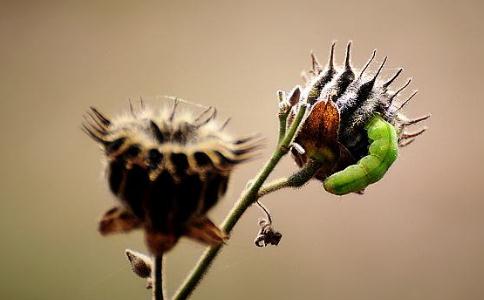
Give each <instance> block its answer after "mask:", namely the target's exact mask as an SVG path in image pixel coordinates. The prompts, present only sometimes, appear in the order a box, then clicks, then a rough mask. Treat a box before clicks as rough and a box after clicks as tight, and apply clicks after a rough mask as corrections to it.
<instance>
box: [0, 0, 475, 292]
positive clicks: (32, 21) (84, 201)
mask: <svg viewBox="0 0 484 300" xmlns="http://www.w3.org/2000/svg"><path fill="white" fill-rule="evenodd" d="M483 6H484V5H483V4H482V1H478V0H476V1H460V2H456V1H416V0H411V1H397V2H393V3H391V2H389V1H291V2H289V1H137V2H134V1H120V0H116V1H91V2H87V1H78V2H77V3H76V2H75V1H57V2H56V1H2V2H1V4H0V99H1V100H0V101H1V108H0V116H1V117H0V130H1V139H2V143H1V145H2V146H1V148H0V157H1V165H2V171H1V172H0V177H1V178H0V185H1V186H0V197H1V198H0V237H1V243H0V298H1V299H149V298H150V295H149V292H148V291H146V290H144V282H143V281H142V280H141V279H138V278H136V277H135V276H134V275H133V274H132V273H131V271H130V268H129V266H128V264H127V262H126V259H125V257H124V255H123V251H124V249H125V248H132V249H136V250H140V251H144V249H145V248H144V245H143V239H142V236H141V233H140V232H137V233H133V234H129V235H124V236H113V237H110V238H102V237H101V236H100V235H99V234H98V233H97V231H96V228H97V220H98V217H99V216H100V215H101V213H103V212H104V211H105V210H106V209H108V208H109V207H110V206H112V205H113V197H112V196H111V195H110V193H109V192H108V189H107V186H106V184H105V182H104V180H103V178H102V175H101V169H102V167H101V164H100V159H101V152H100V151H99V149H98V148H97V146H96V145H95V144H94V143H93V142H92V141H91V140H90V139H88V138H87V137H86V136H85V135H84V134H83V133H82V132H81V130H80V123H81V121H82V115H83V113H84V112H85V111H86V109H87V108H88V107H89V106H90V105H93V104H94V105H96V106H97V107H99V108H100V109H101V110H102V111H104V112H106V113H107V114H109V115H115V114H118V113H120V112H122V111H125V110H126V109H127V107H128V106H127V103H128V98H133V99H137V98H138V97H139V96H143V97H144V98H145V99H146V100H147V101H148V102H149V103H150V104H151V105H154V106H156V105H159V104H160V103H161V102H164V101H165V100H163V99H161V98H160V96H161V95H177V96H179V97H182V98H186V99H189V100H192V101H195V102H198V103H202V104H205V105H215V106H217V107H218V109H219V112H220V113H221V115H222V116H232V117H233V122H232V123H231V125H230V127H229V128H230V131H232V132H234V133H237V134H242V133H252V132H261V133H262V134H263V135H264V136H265V137H266V138H267V145H268V147H267V148H266V149H265V152H264V155H263V157H262V158H261V159H259V160H257V161H254V162H251V163H250V164H247V165H244V166H242V167H241V168H239V169H238V171H237V172H236V174H234V176H233V180H232V182H231V184H230V187H229V188H230V189H229V192H228V194H227V197H226V198H225V199H223V201H221V202H220V204H219V205H218V206H217V207H216V208H215V209H214V210H213V211H212V212H211V216H212V217H213V219H214V220H216V221H217V222H220V221H221V220H222V219H223V217H224V216H225V215H226V214H227V212H228V210H229V209H230V208H231V207H232V205H233V203H234V201H235V200H236V198H237V196H238V195H239V193H240V191H241V189H242V188H243V187H244V186H245V183H246V182H247V180H249V179H250V178H251V176H253V175H254V174H255V172H256V170H257V169H258V168H259V167H260V166H261V165H262V164H263V162H264V160H265V159H267V157H268V156H269V155H270V152H271V150H272V148H271V147H272V145H273V144H274V143H275V140H276V136H277V133H276V131H277V118H276V114H277V98H276V91H277V90H278V89H285V90H289V89H291V88H292V87H293V86H294V85H295V84H298V83H300V82H301V79H300V72H301V71H302V70H303V69H308V68H309V67H310V59H309V53H310V50H314V51H315V53H316V54H318V56H319V57H320V60H321V61H326V57H327V54H328V49H329V46H330V43H331V42H332V41H333V40H337V41H338V44H337V50H336V59H337V60H338V61H341V60H342V59H343V55H344V46H345V44H346V42H347V41H348V40H353V45H354V47H353V50H354V51H353V63H354V65H355V66H358V67H360V66H361V65H362V64H363V63H364V62H365V61H366V60H367V59H368V57H369V55H370V53H371V51H372V50H373V49H374V48H377V49H378V51H379V52H378V54H377V58H378V61H381V59H382V58H383V56H384V55H388V57H389V61H388V63H387V67H386V69H385V71H384V74H383V75H384V76H390V75H391V74H393V72H395V70H396V69H397V68H398V67H400V66H403V67H404V68H405V71H404V75H403V76H401V78H400V79H399V81H398V82H397V84H396V85H395V86H399V85H400V84H402V83H403V82H404V81H405V80H406V78H407V77H410V76H411V77H413V78H414V82H413V83H412V85H411V88H418V89H419V90H420V93H419V95H418V96H417V97H416V98H415V99H414V100H413V102H412V103H411V105H409V106H408V109H407V112H408V114H409V115H410V116H418V115H421V114H424V113H427V112H432V114H433V117H432V119H431V120H430V122H428V124H429V125H430V130H429V131H428V132H427V133H425V135H424V136H422V137H421V138H419V139H418V140H417V142H415V143H414V144H413V145H411V146H410V147H408V148H406V149H404V150H403V151H402V152H401V157H400V159H399V160H398V161H397V163H396V165H395V166H394V167H392V169H391V171H390V172H389V173H388V175H387V176H385V178H384V179H383V180H382V181H381V182H379V183H377V184H375V185H373V186H371V187H370V188H368V190H367V193H366V194H365V195H363V196H360V195H348V196H344V197H341V198H338V197H336V196H333V195H330V194H328V193H326V192H324V190H323V188H322V186H321V184H320V183H319V182H312V183H310V184H308V185H307V186H305V187H304V188H303V189H301V190H297V191H295V190H286V191H283V192H278V193H275V194H272V195H270V196H268V197H267V198H265V199H264V202H265V204H266V205H267V206H268V207H269V208H270V210H271V211H272V213H273V216H274V220H275V227H276V229H278V230H280V231H282V232H283V234H284V237H283V239H282V241H281V243H280V245H279V246H278V247H268V248H263V249H260V248H256V247H255V246H254V245H253V239H254V237H255V235H256V233H257V230H258V227H257V219H258V218H259V217H261V216H262V215H261V212H260V211H259V210H258V209H256V208H255V207H254V208H251V209H250V210H249V211H248V213H247V214H246V215H245V216H244V217H243V219H242V221H241V222H240V223H239V224H238V225H237V227H236V229H235V231H234V232H233V235H232V238H231V240H230V242H229V244H228V246H227V247H226V248H225V249H224V251H223V252H222V253H221V255H220V256H219V258H218V259H217V260H216V261H215V264H214V266H213V268H212V269H211V271H210V273H209V274H208V276H206V278H205V280H204V281H203V282H202V284H201V285H200V287H199V289H198V290H197V291H196V292H195V294H194V295H193V299H332V300H338V299H427V300H430V299H439V300H443V299H467V300H470V299H482V295H483V294H484V285H483V282H484V232H483V229H484V197H483V196H482V192H481V190H482V188H483V180H484V175H483V171H482V168H483V166H484V159H483V154H484V138H483V137H484V135H483V129H484V126H483V122H484V121H483V119H482V117H481V116H482V112H483V110H484V101H483V99H482V88H483V79H484V78H483V67H484V64H483V58H482V55H483V52H484V39H483V35H484V26H483V17H484V14H483V12H484V7H483ZM375 65H377V64H374V66H375ZM374 66H373V68H374ZM410 91H411V89H408V90H407V94H408V93H409V92H410ZM404 95H405V94H404ZM293 170H294V164H293V162H292V161H290V159H287V160H286V161H284V163H282V164H281V165H280V167H279V168H278V169H277V172H275V174H274V176H277V175H284V174H288V173H290V172H291V171H293ZM203 249H204V248H203V247H202V246H201V245H198V244H196V243H194V242H191V241H186V240H183V242H181V243H180V244H179V245H178V246H177V247H176V249H175V250H174V251H172V252H171V253H169V255H168V256H167V264H166V271H167V276H166V283H167V288H168V293H169V294H170V295H172V294H173V292H174V291H175V289H176V288H177V286H178V285H179V284H180V283H181V281H182V280H183V278H184V276H185V275H186V274H187V272H188V271H189V270H190V269H191V267H192V266H193V265H194V263H195V261H196V260H197V259H198V257H199V255H200V254H201V252H202V251H203Z"/></svg>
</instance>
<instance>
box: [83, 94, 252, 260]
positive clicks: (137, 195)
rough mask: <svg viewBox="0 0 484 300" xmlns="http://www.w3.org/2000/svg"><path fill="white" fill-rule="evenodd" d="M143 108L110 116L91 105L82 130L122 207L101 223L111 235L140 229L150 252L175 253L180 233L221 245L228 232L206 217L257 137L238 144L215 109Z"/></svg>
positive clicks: (249, 154) (240, 140)
mask: <svg viewBox="0 0 484 300" xmlns="http://www.w3.org/2000/svg"><path fill="white" fill-rule="evenodd" d="M178 103H179V100H177V99H175V101H174V106H173V107H172V108H163V109H161V111H159V112H156V111H154V110H152V109H149V108H145V107H144V105H143V103H142V102H141V111H140V112H138V113H135V112H134V111H133V109H132V107H131V113H130V114H126V115H123V116H120V117H118V118H113V119H111V118H108V117H106V116H105V115H103V114H102V113H100V112H99V111H98V110H97V109H95V108H91V110H90V111H89V112H88V114H87V116H86V122H85V124H84V125H83V126H84V127H83V128H84V131H85V132H86V133H87V134H88V135H89V136H90V137H91V138H93V139H94V140H95V141H96V142H98V143H99V144H100V145H101V147H102V149H103V151H104V154H105V159H106V174H107V179H108V183H109V187H110V190H111V192H112V193H113V194H114V195H115V196H116V197H117V198H118V199H119V200H120V205H119V206H116V207H115V208H112V209H110V210H109V211H108V212H107V213H106V214H105V215H104V217H103V218H102V220H101V222H100V227H99V229H100V232H101V233H102V234H111V233H116V232H128V231H131V230H133V229H137V228H143V229H144V231H145V237H146V242H147V245H148V248H149V250H150V251H151V252H152V253H153V254H158V253H162V252H165V251H167V250H169V249H171V248H172V247H173V246H174V245H175V244H176V242H177V241H178V239H179V238H180V237H181V236H188V237H190V238H193V239H196V240H198V241H201V242H203V243H205V244H210V245H213V244H219V243H221V242H223V241H224V239H226V235H225V234H224V233H223V232H222V231H221V230H220V229H219V228H218V227H217V226H215V225H214V224H213V222H212V221H210V219H208V218H207V216H206V213H207V212H208V211H209V210H210V209H211V208H212V207H213V206H214V205H215V204H216V203H217V201H218V200H219V199H220V198H221V197H222V196H223V195H224V194H225V192H226V189H227V184H228V181H229V177H230V174H231V171H232V170H233V168H234V167H235V166H236V165H238V164H240V163H242V162H244V161H247V160H248V159H251V158H252V157H254V151H255V150H256V148H257V147H258V146H259V142H260V140H259V139H257V138H256V137H255V136H249V137H246V138H239V139H234V138H232V137H230V136H229V135H228V134H227V133H225V131H224V127H225V125H226V123H224V124H220V123H219V122H217V121H216V120H215V117H216V110H215V109H214V108H212V107H209V108H207V109H206V110H205V111H203V112H202V113H200V114H198V115H195V114H194V113H193V112H192V111H186V112H184V113H177V105H178Z"/></svg>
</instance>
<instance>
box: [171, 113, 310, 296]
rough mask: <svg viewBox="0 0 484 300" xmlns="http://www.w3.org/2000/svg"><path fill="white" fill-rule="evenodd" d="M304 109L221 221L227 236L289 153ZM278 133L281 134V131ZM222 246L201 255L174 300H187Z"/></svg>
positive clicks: (209, 249)
mask: <svg viewBox="0 0 484 300" xmlns="http://www.w3.org/2000/svg"><path fill="white" fill-rule="evenodd" d="M306 108H307V106H306V105H305V104H303V105H301V107H300V109H299V111H298V113H297V115H296V117H295V118H294V122H293V123H292V124H291V127H290V128H289V129H288V130H287V131H285V135H284V137H283V138H281V140H280V142H279V143H278V146H277V148H276V150H275V151H274V153H272V156H271V158H270V159H269V161H267V162H266V164H265V165H264V167H263V168H262V170H261V171H260V172H259V174H258V175H257V176H256V177H255V179H254V180H253V181H252V184H251V185H250V186H249V187H248V188H247V189H246V190H245V191H243V192H242V195H241V196H240V198H239V200H238V201H237V202H236V203H235V205H234V207H233V208H232V210H231V211H230V212H229V214H228V215H227V217H226V218H225V220H224V221H223V223H222V229H223V230H224V231H225V232H226V233H227V234H230V232H231V231H232V229H233V228H234V226H235V224H237V222H238V221H239V219H240V218H241V217H242V215H243V214H244V212H245V211H246V210H247V208H249V206H251V205H252V204H253V203H254V202H255V201H256V200H257V199H258V197H259V194H258V192H259V189H260V188H261V186H262V185H263V184H264V182H265V181H266V179H267V177H269V174H270V173H271V172H272V171H273V170H274V168H275V167H276V165H277V163H278V162H279V161H280V160H281V158H282V157H283V156H284V155H286V154H287V152H288V151H289V147H290V145H291V143H292V141H293V139H294V137H295V135H296V133H297V130H298V128H299V124H300V123H301V121H302V119H303V117H304V114H305V112H306ZM281 123H282V122H281ZM280 125H281V126H282V125H284V127H285V122H284V124H280ZM279 132H281V129H280V131H279ZM222 246H223V245H218V246H212V247H210V248H208V249H207V250H206V251H205V252H204V253H203V254H202V256H201V257H200V259H199V261H198V263H197V264H196V266H195V267H194V269H193V270H192V272H191V273H190V274H189V275H188V277H187V278H186V280H185V282H184V283H183V284H182V286H181V288H180V289H179V290H178V291H177V293H176V295H175V296H174V299H175V300H181V299H187V298H188V296H190V294H191V293H192V292H193V290H194V289H195V288H196V287H197V285H198V283H199V282H200V280H201V279H202V277H203V276H204V274H205V273H206V272H207V270H208V269H209V267H210V265H211V263H212V261H213V260H214V259H215V257H216V256H217V254H218V253H219V251H220V249H222Z"/></svg>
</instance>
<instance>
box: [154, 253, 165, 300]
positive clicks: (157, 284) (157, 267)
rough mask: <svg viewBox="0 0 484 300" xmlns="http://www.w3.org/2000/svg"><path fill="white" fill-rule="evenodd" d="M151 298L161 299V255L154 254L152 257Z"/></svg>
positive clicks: (162, 296)
mask: <svg viewBox="0 0 484 300" xmlns="http://www.w3.org/2000/svg"><path fill="white" fill-rule="evenodd" d="M153 262H154V266H153V267H154V270H153V298H152V299H153V300H163V298H164V295H163V255H156V256H155V257H154V259H153Z"/></svg>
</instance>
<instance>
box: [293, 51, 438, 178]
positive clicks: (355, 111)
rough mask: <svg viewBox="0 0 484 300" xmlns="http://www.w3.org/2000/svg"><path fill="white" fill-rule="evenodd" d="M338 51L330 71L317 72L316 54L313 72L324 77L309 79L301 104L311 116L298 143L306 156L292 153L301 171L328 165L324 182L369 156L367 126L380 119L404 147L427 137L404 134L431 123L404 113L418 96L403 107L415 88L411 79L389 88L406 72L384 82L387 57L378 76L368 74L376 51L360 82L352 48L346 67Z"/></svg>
mask: <svg viewBox="0 0 484 300" xmlns="http://www.w3.org/2000/svg"><path fill="white" fill-rule="evenodd" d="M334 48H335V44H334V43H333V44H332V45H331V49H330V54H329V60H328V61H329V62H328V64H327V66H326V68H325V69H322V68H319V67H316V68H315V67H314V66H315V63H316V62H317V61H318V60H317V59H316V56H315V55H314V53H312V54H311V57H312V65H313V69H314V70H319V71H318V72H313V73H315V74H314V75H313V76H312V77H309V78H308V80H307V83H306V84H305V85H304V87H303V88H302V91H301V97H300V102H307V103H309V104H310V110H309V113H308V114H307V116H306V119H305V120H304V121H303V125H302V126H301V130H300V131H299V133H298V135H297V136H296V139H295V142H296V144H297V145H298V146H299V147H300V148H302V149H303V151H296V150H294V151H292V154H293V157H294V159H295V161H296V163H297V164H298V166H300V167H301V166H303V165H304V164H305V163H306V162H307V161H308V159H316V160H318V159H319V160H321V161H324V162H325V164H324V166H323V167H322V168H321V170H320V172H319V173H318V174H317V176H316V177H317V178H318V179H321V180H324V179H325V178H326V177H327V176H328V175H330V174H332V173H334V172H336V171H338V170H341V169H343V168H345V167H346V166H348V165H350V164H353V163H355V162H356V161H358V160H359V159H360V158H362V157H363V156H365V155H367V154H368V145H369V141H368V138H367V136H366V133H365V130H364V126H365V125H366V124H367V122H368V121H369V120H370V119H371V118H372V117H373V116H374V115H375V114H380V115H381V116H382V117H383V118H384V119H385V120H386V121H388V122H389V123H391V124H393V125H394V126H395V127H396V129H397V132H398V134H399V140H400V145H401V146H406V145H408V144H409V143H411V142H412V141H413V139H414V138H415V137H416V136H418V135H420V134H422V133H423V132H424V131H425V130H420V131H417V132H411V133H409V132H408V131H405V130H404V129H405V128H406V127H407V126H410V125H413V124H416V123H419V122H421V121H424V120H426V119H428V118H429V117H430V115H426V116H424V117H420V118H416V119H413V120H412V119H409V118H407V117H405V115H404V114H403V112H402V111H401V110H402V108H403V107H404V106H405V105H406V104H407V103H408V102H409V101H410V100H411V99H412V98H413V97H414V96H415V93H413V94H411V95H410V97H408V98H407V99H406V100H404V101H400V100H398V97H399V94H400V93H401V92H402V91H403V90H404V89H405V88H406V87H407V86H408V85H409V84H410V82H411V79H409V80H408V81H407V82H406V83H405V84H404V85H403V86H401V87H400V88H398V89H396V90H392V89H391V88H390V86H391V84H392V83H393V82H394V81H395V80H396V79H397V77H398V76H399V75H400V74H401V73H402V70H403V69H402V68H400V69H398V70H397V72H396V73H395V74H394V75H393V76H391V77H390V78H388V79H386V80H383V79H381V77H382V76H381V73H382V71H383V67H384V65H385V63H386V61H387V58H386V57H385V58H384V59H383V61H382V63H381V64H380V66H379V67H378V68H377V70H376V71H374V72H370V71H368V69H369V67H370V65H371V64H372V62H373V61H374V59H375V56H376V50H374V51H373V52H372V54H371V56H370V58H369V60H368V61H367V62H366V63H365V65H364V66H363V67H362V68H361V69H360V70H359V71H358V72H357V74H358V75H357V76H355V71H354V70H353V67H352V66H351V42H349V43H348V44H347V47H346V55H345V58H344V62H343V64H342V65H340V66H336V65H335V63H334ZM328 103H334V105H333V104H331V105H328ZM395 103H399V104H397V105H396V104H395ZM333 106H334V108H333ZM298 108H299V105H294V106H292V108H291V111H290V113H289V117H288V126H290V124H291V122H292V120H293V117H294V115H296V113H297V110H298ZM331 111H334V113H330V112H331ZM330 128H331V130H329V129H330ZM335 128H336V129H335ZM334 130H336V131H335V132H333V131H334ZM301 153H303V154H301Z"/></svg>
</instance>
